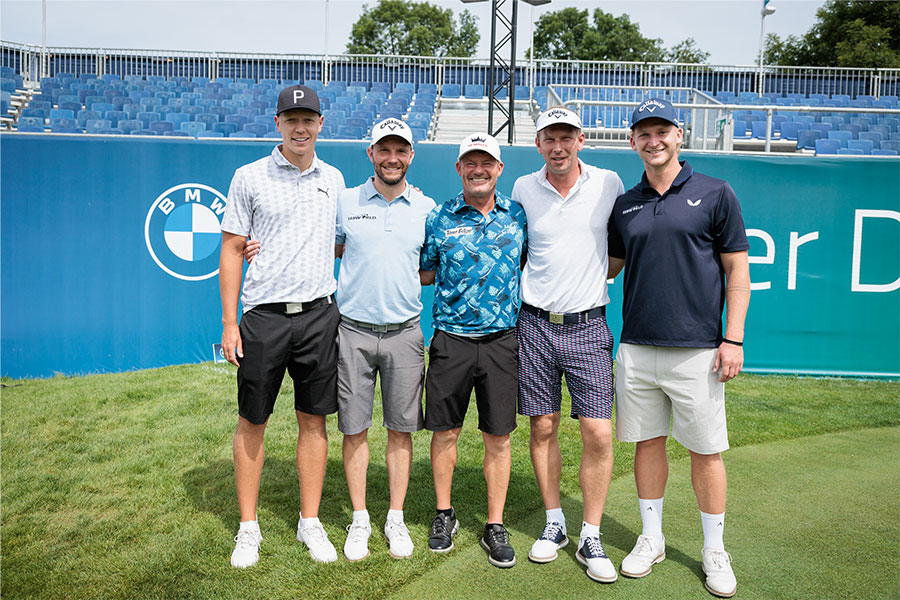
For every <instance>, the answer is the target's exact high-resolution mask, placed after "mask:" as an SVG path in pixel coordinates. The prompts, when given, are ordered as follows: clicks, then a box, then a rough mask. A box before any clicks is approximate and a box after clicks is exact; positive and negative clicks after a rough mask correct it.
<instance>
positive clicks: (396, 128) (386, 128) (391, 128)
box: [369, 117, 413, 146]
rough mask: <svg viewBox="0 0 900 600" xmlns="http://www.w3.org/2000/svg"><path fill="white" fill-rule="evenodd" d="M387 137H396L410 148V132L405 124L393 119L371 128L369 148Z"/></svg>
mask: <svg viewBox="0 0 900 600" xmlns="http://www.w3.org/2000/svg"><path fill="white" fill-rule="evenodd" d="M389 135H396V136H397V137H398V138H400V139H402V140H404V141H406V143H408V144H409V145H410V146H412V143H413V137H412V130H411V129H410V128H409V126H408V125H407V124H406V123H404V122H403V121H401V120H400V119H395V118H393V117H391V118H389V119H385V120H384V121H381V122H379V123H376V124H375V126H374V127H372V143H370V144H369V146H374V145H375V144H377V143H378V142H380V141H381V140H383V139H384V138H386V137H388V136H389Z"/></svg>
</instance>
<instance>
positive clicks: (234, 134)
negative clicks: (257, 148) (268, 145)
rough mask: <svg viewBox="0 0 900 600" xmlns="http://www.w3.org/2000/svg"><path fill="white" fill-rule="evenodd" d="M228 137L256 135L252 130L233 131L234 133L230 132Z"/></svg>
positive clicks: (252, 136)
mask: <svg viewBox="0 0 900 600" xmlns="http://www.w3.org/2000/svg"><path fill="white" fill-rule="evenodd" d="M228 137H233V138H255V137H257V135H256V134H255V133H253V132H252V131H235V132H234V133H232V134H230V135H229V136H228Z"/></svg>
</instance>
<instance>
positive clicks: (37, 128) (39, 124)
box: [17, 116, 44, 133]
mask: <svg viewBox="0 0 900 600" xmlns="http://www.w3.org/2000/svg"><path fill="white" fill-rule="evenodd" d="M17 125H18V127H17V129H18V130H19V131H27V132H30V133H43V132H44V119H43V117H28V116H24V117H19V121H18V123H17Z"/></svg>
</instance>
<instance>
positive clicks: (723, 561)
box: [706, 550, 731, 569]
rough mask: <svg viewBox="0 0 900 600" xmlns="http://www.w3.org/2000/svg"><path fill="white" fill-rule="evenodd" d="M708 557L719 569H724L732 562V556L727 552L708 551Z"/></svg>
mask: <svg viewBox="0 0 900 600" xmlns="http://www.w3.org/2000/svg"><path fill="white" fill-rule="evenodd" d="M706 556H708V557H709V559H710V560H711V561H712V563H713V565H715V567H716V568H717V569H724V568H725V567H727V566H728V564H729V563H730V562H731V554H730V553H729V552H726V551H725V550H708V551H707V552H706Z"/></svg>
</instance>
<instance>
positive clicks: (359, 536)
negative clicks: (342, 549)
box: [347, 521, 370, 544]
mask: <svg viewBox="0 0 900 600" xmlns="http://www.w3.org/2000/svg"><path fill="white" fill-rule="evenodd" d="M369 531H370V528H369V525H368V523H361V522H359V521H353V522H352V523H350V524H349V525H347V532H348V533H347V541H348V542H349V543H351V544H353V543H359V542H363V541H364V540H365V539H366V537H368V534H369Z"/></svg>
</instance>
